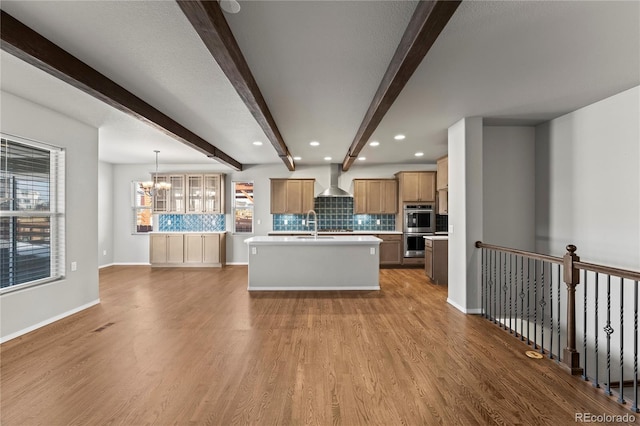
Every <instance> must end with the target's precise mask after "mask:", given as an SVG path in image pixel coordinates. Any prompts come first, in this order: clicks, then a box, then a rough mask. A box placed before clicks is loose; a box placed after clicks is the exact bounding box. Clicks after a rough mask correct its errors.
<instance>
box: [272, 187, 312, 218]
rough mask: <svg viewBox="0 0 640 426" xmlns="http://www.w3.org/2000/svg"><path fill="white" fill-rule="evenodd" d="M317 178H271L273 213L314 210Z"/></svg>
mask: <svg viewBox="0 0 640 426" xmlns="http://www.w3.org/2000/svg"><path fill="white" fill-rule="evenodd" d="M314 184H315V179H275V178H272V179H271V214H285V213H286V214H303V213H306V212H308V211H309V210H313V206H314V198H313V195H314Z"/></svg>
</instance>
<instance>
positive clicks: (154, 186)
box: [142, 150, 171, 195]
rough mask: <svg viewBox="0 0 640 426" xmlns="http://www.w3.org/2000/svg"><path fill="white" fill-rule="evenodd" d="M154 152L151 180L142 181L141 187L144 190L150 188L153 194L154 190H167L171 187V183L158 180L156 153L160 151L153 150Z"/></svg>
mask: <svg viewBox="0 0 640 426" xmlns="http://www.w3.org/2000/svg"><path fill="white" fill-rule="evenodd" d="M153 152H155V153H156V172H155V173H154V174H153V181H149V182H142V187H143V188H144V189H146V190H150V192H151V195H155V192H156V191H159V190H165V191H166V190H167V189H170V188H171V183H169V182H164V181H160V182H158V154H159V153H160V151H158V150H154V151H153Z"/></svg>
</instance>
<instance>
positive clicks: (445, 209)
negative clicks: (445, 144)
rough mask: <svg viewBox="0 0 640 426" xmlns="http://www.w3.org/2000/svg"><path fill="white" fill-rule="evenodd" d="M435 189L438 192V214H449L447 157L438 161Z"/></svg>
mask: <svg viewBox="0 0 640 426" xmlns="http://www.w3.org/2000/svg"><path fill="white" fill-rule="evenodd" d="M437 164H438V171H437V173H436V181H437V184H436V189H437V190H438V214H443V215H444V214H449V157H442V158H440V159H439V160H438V162H437Z"/></svg>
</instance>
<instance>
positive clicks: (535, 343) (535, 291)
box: [533, 259, 538, 349]
mask: <svg viewBox="0 0 640 426" xmlns="http://www.w3.org/2000/svg"><path fill="white" fill-rule="evenodd" d="M537 347H538V261H537V260H536V259H533V349H536V348H537Z"/></svg>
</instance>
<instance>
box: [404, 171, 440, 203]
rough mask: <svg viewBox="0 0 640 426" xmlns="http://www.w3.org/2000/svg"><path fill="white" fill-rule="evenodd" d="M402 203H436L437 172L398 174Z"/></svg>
mask: <svg viewBox="0 0 640 426" xmlns="http://www.w3.org/2000/svg"><path fill="white" fill-rule="evenodd" d="M396 177H397V178H398V186H399V192H400V202H416V201H420V202H435V201H436V173H435V172H398V173H396Z"/></svg>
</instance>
